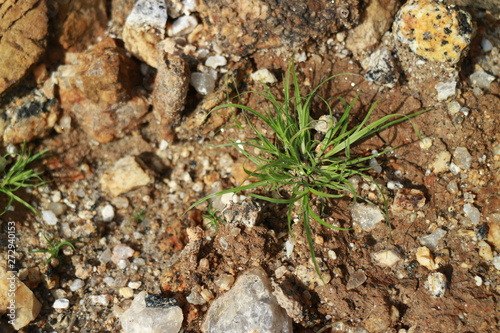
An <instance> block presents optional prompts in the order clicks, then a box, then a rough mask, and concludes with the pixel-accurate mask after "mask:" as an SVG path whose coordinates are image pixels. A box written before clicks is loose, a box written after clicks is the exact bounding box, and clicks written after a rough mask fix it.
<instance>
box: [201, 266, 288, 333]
mask: <svg viewBox="0 0 500 333" xmlns="http://www.w3.org/2000/svg"><path fill="white" fill-rule="evenodd" d="M201 330H202V332H204V333H218V332H225V333H240V332H260V333H285V332H292V321H291V319H290V318H289V317H288V315H287V314H286V311H285V310H284V309H283V308H282V307H280V305H279V304H278V301H277V300H276V298H275V297H274V296H273V294H272V288H271V282H270V280H269V278H268V277H267V274H266V272H265V271H264V270H263V269H262V268H260V267H258V268H251V269H249V270H247V271H246V272H244V273H243V274H242V275H241V276H239V277H238V279H237V280H236V283H235V284H234V286H233V287H232V288H231V290H229V291H228V292H227V293H225V294H224V295H222V296H220V297H219V298H217V299H216V300H215V301H214V302H213V303H212V304H211V306H210V308H209V309H208V312H207V315H206V318H205V321H204V322H203V325H202V327H201Z"/></svg>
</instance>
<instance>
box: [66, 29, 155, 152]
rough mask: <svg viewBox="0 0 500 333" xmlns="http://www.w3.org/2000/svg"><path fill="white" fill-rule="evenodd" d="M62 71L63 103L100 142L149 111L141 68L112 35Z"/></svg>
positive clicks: (131, 125) (126, 129) (119, 133)
mask: <svg viewBox="0 0 500 333" xmlns="http://www.w3.org/2000/svg"><path fill="white" fill-rule="evenodd" d="M63 67H64V68H63V69H62V70H61V71H60V73H59V88H60V99H61V106H62V107H63V109H66V110H69V111H71V113H72V114H73V115H74V117H75V118H76V120H77V121H78V122H79V124H80V125H81V127H82V128H83V129H84V131H85V132H87V134H88V135H90V136H91V137H92V138H93V139H95V140H97V141H98V142H101V143H105V142H109V141H111V140H113V139H115V138H117V137H121V136H123V135H125V134H126V133H127V132H129V131H131V130H132V129H134V128H135V126H137V125H138V124H139V122H140V119H141V118H142V116H143V115H144V114H146V112H147V111H148V107H149V105H148V102H147V99H146V97H145V92H143V91H142V90H140V89H137V86H138V85H139V84H140V77H139V68H138V66H137V64H136V63H135V62H134V61H133V60H132V59H130V58H129V57H127V55H126V54H125V50H123V49H122V48H120V47H118V46H117V45H116V42H115V41H114V40H113V39H112V38H105V39H103V40H102V41H101V42H99V43H98V44H97V45H95V46H94V47H92V48H91V49H89V50H88V51H86V52H84V53H82V54H81V55H79V56H78V58H77V60H76V63H75V64H73V65H68V66H63Z"/></svg>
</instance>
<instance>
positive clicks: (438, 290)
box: [425, 272, 446, 297]
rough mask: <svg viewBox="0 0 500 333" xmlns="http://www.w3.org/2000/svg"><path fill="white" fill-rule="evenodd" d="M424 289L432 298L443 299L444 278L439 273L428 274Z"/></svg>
mask: <svg viewBox="0 0 500 333" xmlns="http://www.w3.org/2000/svg"><path fill="white" fill-rule="evenodd" d="M425 287H426V288H427V290H429V292H430V293H431V295H432V296H433V297H443V296H444V294H445V292H446V276H445V275H444V274H443V273H439V272H436V273H431V274H429V276H428V277H427V281H426V282H425Z"/></svg>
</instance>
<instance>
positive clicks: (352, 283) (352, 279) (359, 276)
mask: <svg viewBox="0 0 500 333" xmlns="http://www.w3.org/2000/svg"><path fill="white" fill-rule="evenodd" d="M366 279H367V277H366V274H365V272H364V271H363V270H362V269H358V270H357V271H355V272H354V273H352V274H350V275H349V280H347V285H346V288H347V290H350V289H356V288H357V287H359V286H361V285H362V284H363V283H365V281H366Z"/></svg>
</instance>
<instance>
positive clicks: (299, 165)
mask: <svg viewBox="0 0 500 333" xmlns="http://www.w3.org/2000/svg"><path fill="white" fill-rule="evenodd" d="M340 75H346V74H338V75H334V76H331V77H329V78H327V79H326V80H324V81H323V82H322V83H320V84H319V85H318V86H317V87H315V88H314V89H313V90H312V91H311V92H310V93H308V94H306V95H304V96H303V95H302V94H301V92H300V85H299V82H298V79H297V75H296V72H295V68H294V64H293V62H291V64H290V66H289V68H288V70H287V72H286V74H285V78H284V89H283V91H284V96H283V99H284V101H283V102H280V101H278V100H277V98H276V97H275V96H274V95H273V94H272V92H271V90H270V88H269V87H268V86H265V85H264V89H265V91H264V92H259V91H253V92H252V93H256V94H259V95H261V96H262V97H264V98H265V99H267V101H268V102H270V105H271V106H272V107H271V108H270V110H267V111H263V112H262V111H257V110H254V109H252V108H250V107H248V106H245V105H241V104H237V103H226V104H224V105H221V106H218V107H216V108H215V109H214V110H217V109H219V108H226V107H233V108H237V109H240V110H242V111H244V115H245V117H246V120H247V123H248V125H249V126H250V127H251V129H252V131H253V134H254V135H255V137H254V138H253V139H249V140H247V141H246V142H231V143H228V144H225V145H222V146H234V147H235V148H236V149H237V150H238V151H239V152H240V153H241V154H242V155H244V156H245V157H246V158H247V159H248V160H250V161H251V162H253V164H255V165H256V166H257V168H256V169H255V170H254V171H250V170H245V171H246V173H247V175H248V178H247V179H248V180H249V181H250V183H248V184H244V185H241V186H237V187H234V188H230V189H226V190H222V191H219V192H217V193H213V194H210V195H208V196H205V197H204V198H202V199H200V200H198V201H197V202H195V203H194V204H193V205H192V206H191V207H190V208H189V209H191V208H193V207H194V206H196V205H198V204H200V203H202V202H204V201H206V200H209V199H211V198H213V197H216V196H220V195H223V194H226V193H235V192H241V191H246V190H254V189H257V188H264V189H266V190H269V192H274V193H278V194H280V195H281V198H280V197H278V198H276V195H275V196H273V197H268V196H264V195H260V194H256V193H251V194H249V195H250V196H252V197H255V198H257V199H261V200H266V201H268V202H271V203H276V204H286V205H288V210H287V220H288V228H289V231H290V233H291V234H292V232H291V231H292V228H291V226H292V223H293V217H294V214H297V216H298V217H299V220H300V221H301V222H302V223H303V226H304V231H305V235H306V238H307V242H308V246H309V250H310V254H311V258H312V261H313V264H314V267H315V270H316V272H317V273H318V275H320V273H319V271H320V270H319V267H318V264H317V261H316V257H315V251H314V242H313V237H312V232H311V226H310V223H311V221H316V222H317V223H319V224H321V225H324V226H326V227H328V228H332V229H337V230H349V229H348V228H341V227H338V226H335V225H332V224H330V223H328V222H327V221H325V219H323V218H322V217H321V213H319V212H317V211H316V210H315V209H313V204H312V202H313V200H314V199H319V201H324V200H326V199H337V198H342V197H344V196H346V195H347V194H351V195H352V197H353V198H354V200H356V198H357V193H356V190H355V188H354V187H353V185H352V184H351V182H350V181H349V178H350V177H352V176H355V175H357V176H360V177H361V178H362V179H364V180H365V181H369V182H374V180H373V179H372V178H371V177H370V176H369V175H367V174H366V173H365V172H366V171H367V170H368V169H371V168H373V167H374V166H369V165H368V161H369V160H370V159H372V158H374V157H378V156H381V155H383V154H385V153H387V152H389V151H391V150H392V149H394V148H389V149H385V150H383V151H381V152H379V153H376V154H371V155H368V156H355V155H354V154H353V153H352V151H351V148H352V146H353V145H355V144H356V143H359V142H360V141H362V140H364V139H367V138H369V137H370V136H372V135H374V134H376V133H378V132H380V131H382V130H384V129H385V128H388V127H390V126H393V125H396V124H398V123H401V122H403V121H405V120H408V119H410V118H412V117H415V116H417V115H419V114H421V113H423V112H425V111H427V110H423V111H419V112H416V113H413V114H411V115H401V114H391V115H386V116H384V117H382V118H380V119H377V120H375V121H372V122H370V116H371V115H372V113H373V111H374V110H375V107H376V105H377V103H376V102H375V103H373V104H372V105H371V106H370V108H369V110H368V112H367V114H366V116H365V117H364V119H363V120H362V121H361V122H360V123H359V124H357V125H354V126H350V123H349V120H350V119H349V118H350V113H351V110H352V109H353V107H354V105H355V103H356V101H357V97H356V98H354V100H353V101H352V102H350V103H348V102H347V101H346V100H344V99H342V98H341V97H338V98H339V100H340V102H341V103H343V106H344V111H343V113H342V114H341V115H340V117H339V119H338V120H337V119H336V118H335V116H334V112H333V109H332V106H331V105H330V101H329V100H326V99H323V98H321V97H319V96H317V92H318V90H319V89H320V88H321V87H322V86H323V85H324V84H325V83H327V82H328V81H330V80H332V79H334V78H335V77H338V76H340ZM315 96H316V97H317V98H320V102H323V103H324V105H325V106H326V107H327V108H328V111H329V117H323V119H320V120H312V118H311V116H312V114H311V103H312V101H313V98H314V97H315ZM250 115H251V116H253V117H256V118H258V119H260V120H261V121H262V122H264V123H265V124H266V125H267V127H268V128H269V129H270V130H271V132H272V133H273V137H272V138H269V137H267V136H265V135H264V134H263V133H261V132H260V131H259V130H258V129H257V127H256V126H255V125H254V124H253V123H252V120H251V118H250ZM319 121H323V122H325V121H326V122H327V124H326V125H327V126H324V125H325V124H324V123H323V124H319V123H318V122H319ZM315 125H323V126H319V127H323V129H325V130H322V131H321V132H322V133H319V131H316V129H315ZM316 128H318V127H316ZM219 147H220V146H219ZM254 151H259V152H260V153H253V152H254ZM379 192H380V193H381V194H382V192H381V190H380V188H379ZM382 198H383V200H384V201H386V200H385V197H384V196H383V195H382ZM361 199H363V200H366V201H368V200H367V199H365V198H361ZM295 203H298V205H295ZM384 205H385V206H386V207H387V205H386V202H384ZM296 206H298V207H297V208H295V207H296ZM386 211H387V209H386ZM320 276H321V275H320Z"/></svg>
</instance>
